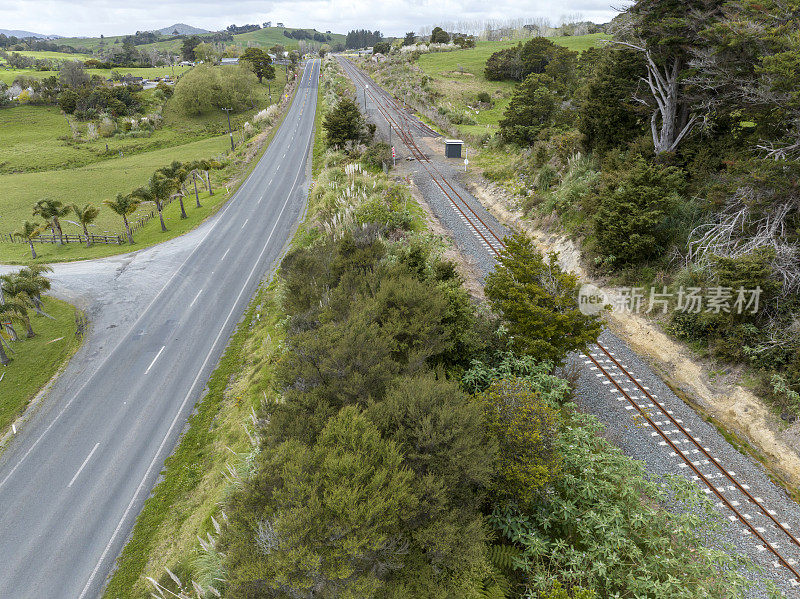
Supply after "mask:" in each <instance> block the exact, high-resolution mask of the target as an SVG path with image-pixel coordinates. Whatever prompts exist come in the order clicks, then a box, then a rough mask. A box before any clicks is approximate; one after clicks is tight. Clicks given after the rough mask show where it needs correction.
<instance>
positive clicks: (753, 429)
mask: <svg viewBox="0 0 800 599" xmlns="http://www.w3.org/2000/svg"><path fill="white" fill-rule="evenodd" d="M465 183H466V184H467V186H468V187H469V189H470V191H471V192H472V193H473V194H474V195H475V197H477V198H478V199H479V200H480V201H481V202H482V203H483V205H484V206H486V208H487V209H488V210H490V211H491V212H492V214H494V216H495V217H497V219H498V220H500V221H501V222H503V223H505V224H507V225H509V226H511V227H513V228H515V229H517V230H520V231H524V232H526V233H527V234H528V235H530V236H531V237H532V238H533V240H534V242H535V243H536V244H537V246H538V247H539V248H540V249H541V250H542V251H545V252H550V251H556V252H558V254H559V263H560V264H561V267H562V268H564V269H565V270H570V271H572V272H574V273H575V274H577V275H578V276H579V277H580V278H581V280H584V281H586V282H590V283H593V284H595V285H598V286H601V285H600V282H599V281H596V280H593V279H592V278H591V277H590V276H589V275H588V274H587V272H586V269H585V268H584V267H583V266H582V262H581V251H580V247H579V246H578V245H577V244H576V243H575V242H573V241H572V240H571V239H568V238H567V237H565V236H564V235H560V234H558V233H555V232H552V231H544V230H541V229H539V228H537V227H535V226H534V225H533V224H532V223H531V222H530V221H527V220H525V219H524V218H523V215H522V212H521V211H520V210H519V209H518V208H517V207H516V204H515V202H514V201H513V199H512V198H511V197H510V196H509V194H508V193H507V192H506V191H505V190H504V189H503V188H502V187H500V186H499V185H496V184H494V183H491V182H488V181H486V180H485V179H483V178H482V177H477V176H473V177H471V178H470V179H469V180H467V181H465ZM606 321H607V324H608V328H609V329H611V330H612V331H613V332H614V333H615V334H616V335H617V336H619V337H620V338H622V339H623V340H624V341H625V342H626V343H627V344H628V345H629V346H630V347H631V349H632V350H633V351H635V352H636V353H637V354H638V355H639V356H640V357H642V358H643V359H644V360H645V361H647V362H648V363H649V365H650V367H651V368H652V369H653V371H654V372H655V373H656V374H657V375H658V376H660V377H661V379H662V380H663V381H664V382H665V383H667V384H668V385H669V386H670V387H671V388H672V389H673V390H675V391H676V394H677V395H678V396H680V397H681V398H683V399H684V401H686V402H687V403H688V404H689V405H690V406H692V407H693V408H694V409H696V410H698V411H699V412H700V413H701V414H703V415H705V416H707V417H709V418H710V419H712V420H713V421H714V422H716V423H717V424H718V425H719V426H721V427H722V428H723V429H725V430H726V431H729V432H731V433H733V434H734V435H735V436H736V437H738V438H739V439H740V440H743V441H745V443H746V444H747V445H748V446H749V447H748V448H747V449H748V450H749V452H750V453H751V454H752V455H753V456H754V457H756V458H757V459H759V460H760V461H761V462H762V463H763V464H764V465H765V466H766V467H767V468H768V469H769V470H770V471H771V472H772V474H773V476H774V477H775V478H777V479H779V481H780V482H782V483H783V484H784V485H785V486H786V487H788V489H789V491H790V492H791V493H792V494H795V493H796V492H797V491H796V489H797V488H798V487H800V422H795V423H794V424H792V425H791V426H787V425H786V424H785V423H784V422H783V421H782V420H780V419H779V418H778V417H777V416H776V415H775V414H774V413H773V412H772V411H770V409H769V408H768V407H767V405H766V404H765V402H764V401H763V400H761V399H760V398H759V397H757V396H756V395H755V394H753V393H752V392H751V391H749V390H748V389H746V388H744V387H743V386H742V385H741V384H740V380H741V378H740V375H739V373H738V372H736V373H733V372H730V368H729V367H725V366H724V365H720V364H717V363H715V362H713V361H703V360H699V359H698V358H697V357H696V356H695V355H693V354H692V353H691V351H690V350H689V349H688V348H686V346H684V345H682V344H681V343H679V342H677V341H675V340H674V339H672V338H670V337H669V336H668V335H667V334H666V333H664V332H663V331H661V330H660V328H659V326H658V323H657V322H654V321H652V320H648V319H645V318H644V317H642V316H641V315H635V314H620V313H615V314H610V315H609V316H608V317H607V319H606ZM717 371H723V372H724V371H727V372H728V375H727V376H722V377H720V376H715V375H712V373H716V372H717Z"/></svg>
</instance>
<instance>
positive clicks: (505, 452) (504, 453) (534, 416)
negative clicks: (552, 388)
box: [479, 378, 559, 505]
mask: <svg viewBox="0 0 800 599" xmlns="http://www.w3.org/2000/svg"><path fill="white" fill-rule="evenodd" d="M479 398H480V399H481V400H482V401H483V402H484V404H485V406H486V407H485V409H486V419H487V421H488V423H489V430H490V431H491V432H492V435H494V437H495V438H496V439H497V443H498V448H499V457H500V461H499V466H498V470H497V481H496V485H495V492H496V494H497V496H498V497H499V498H501V499H502V500H504V501H508V502H511V503H514V504H520V505H531V504H532V503H533V502H535V501H536V499H537V497H538V495H539V493H540V492H541V491H542V490H543V489H544V488H545V486H546V485H547V484H548V482H549V481H550V479H551V478H553V477H554V476H555V475H556V471H557V469H558V462H559V458H558V453H557V452H556V450H555V445H556V439H557V436H558V414H557V412H556V411H555V409H553V408H552V407H551V406H549V405H547V404H546V403H545V402H544V401H542V400H541V398H539V397H538V395H537V394H536V393H535V392H533V391H532V390H531V389H530V387H528V385H527V384H526V383H525V382H524V381H522V380H521V379H516V378H512V379H503V380H499V381H495V382H494V383H492V384H491V385H490V386H489V388H488V389H486V391H484V392H483V393H482V394H481V395H480V396H479Z"/></svg>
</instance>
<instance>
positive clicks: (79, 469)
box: [67, 443, 100, 489]
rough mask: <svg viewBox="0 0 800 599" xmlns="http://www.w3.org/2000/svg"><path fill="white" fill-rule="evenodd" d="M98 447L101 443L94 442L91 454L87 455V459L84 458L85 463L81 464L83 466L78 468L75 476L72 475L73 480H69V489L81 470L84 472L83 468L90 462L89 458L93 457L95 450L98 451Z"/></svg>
mask: <svg viewBox="0 0 800 599" xmlns="http://www.w3.org/2000/svg"><path fill="white" fill-rule="evenodd" d="M98 447H100V443H95V444H94V447H93V448H92V451H90V452H89V455H87V456H86V459H85V460H83V464H81V467H80V468H78V471H77V472H76V473H75V476H73V477H72V480H71V481H69V484H68V485H67V488H68V489H69V488H70V487H71V486H72V483H74V482H75V479H76V478H78V475H79V474H80V473H81V472H83V469H84V468H86V464H88V463H89V460H90V459H91V458H92V456H93V455H94V452H95V451H97V448H98Z"/></svg>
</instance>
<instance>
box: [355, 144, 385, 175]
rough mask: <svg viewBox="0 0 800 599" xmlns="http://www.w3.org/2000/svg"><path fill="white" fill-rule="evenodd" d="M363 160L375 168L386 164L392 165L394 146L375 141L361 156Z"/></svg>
mask: <svg viewBox="0 0 800 599" xmlns="http://www.w3.org/2000/svg"><path fill="white" fill-rule="evenodd" d="M361 160H362V161H363V162H364V164H366V165H367V166H369V167H371V168H374V169H380V168H383V166H384V165H386V166H391V165H392V147H391V146H390V145H389V144H387V143H384V142H378V143H374V144H372V145H371V146H370V147H369V148H367V150H366V151H365V152H364V154H363V155H362V156H361Z"/></svg>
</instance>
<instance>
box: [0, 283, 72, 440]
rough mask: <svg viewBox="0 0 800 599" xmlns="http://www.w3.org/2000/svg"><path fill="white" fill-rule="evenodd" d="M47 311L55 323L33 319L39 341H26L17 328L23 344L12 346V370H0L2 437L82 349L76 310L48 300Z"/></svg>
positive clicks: (13, 344) (20, 341) (0, 425)
mask: <svg viewBox="0 0 800 599" xmlns="http://www.w3.org/2000/svg"><path fill="white" fill-rule="evenodd" d="M43 300H44V310H45V312H46V313H47V314H49V315H50V316H52V317H53V318H54V319H55V320H50V319H49V318H46V317H44V316H36V315H34V316H33V317H32V319H31V320H32V325H33V330H34V332H35V333H36V337H34V338H33V339H25V338H24V336H23V335H24V329H21V327H20V326H16V327H15V328H16V329H17V333H18V334H20V335H21V336H20V340H19V341H17V342H14V343H12V344H11V347H12V348H13V349H14V353H13V354H11V355H10V357H11V358H12V359H13V361H12V362H11V364H9V365H8V366H0V375H1V376H3V380H2V381H0V434H3V433H5V431H6V430H7V429H8V428H9V427H10V426H11V423H12V422H13V421H14V419H16V418H17V417H18V416H19V415H20V414H22V412H23V411H24V410H25V407H26V406H27V405H28V403H29V402H30V400H31V399H33V397H34V396H35V395H36V394H37V393H38V392H39V390H40V389H41V388H42V387H43V386H44V385H45V384H46V383H47V381H49V380H50V379H51V378H52V377H53V375H54V374H55V373H56V372H57V371H58V369H59V368H61V365H62V364H64V361H65V360H66V359H67V358H69V357H70V356H72V354H73V353H74V352H75V350H76V349H77V348H78V346H79V345H80V341H79V340H78V339H77V338H76V337H75V316H74V310H75V309H74V308H73V307H72V306H71V305H69V304H67V303H65V302H61V301H58V300H56V299H53V298H51V297H44V298H43Z"/></svg>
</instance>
